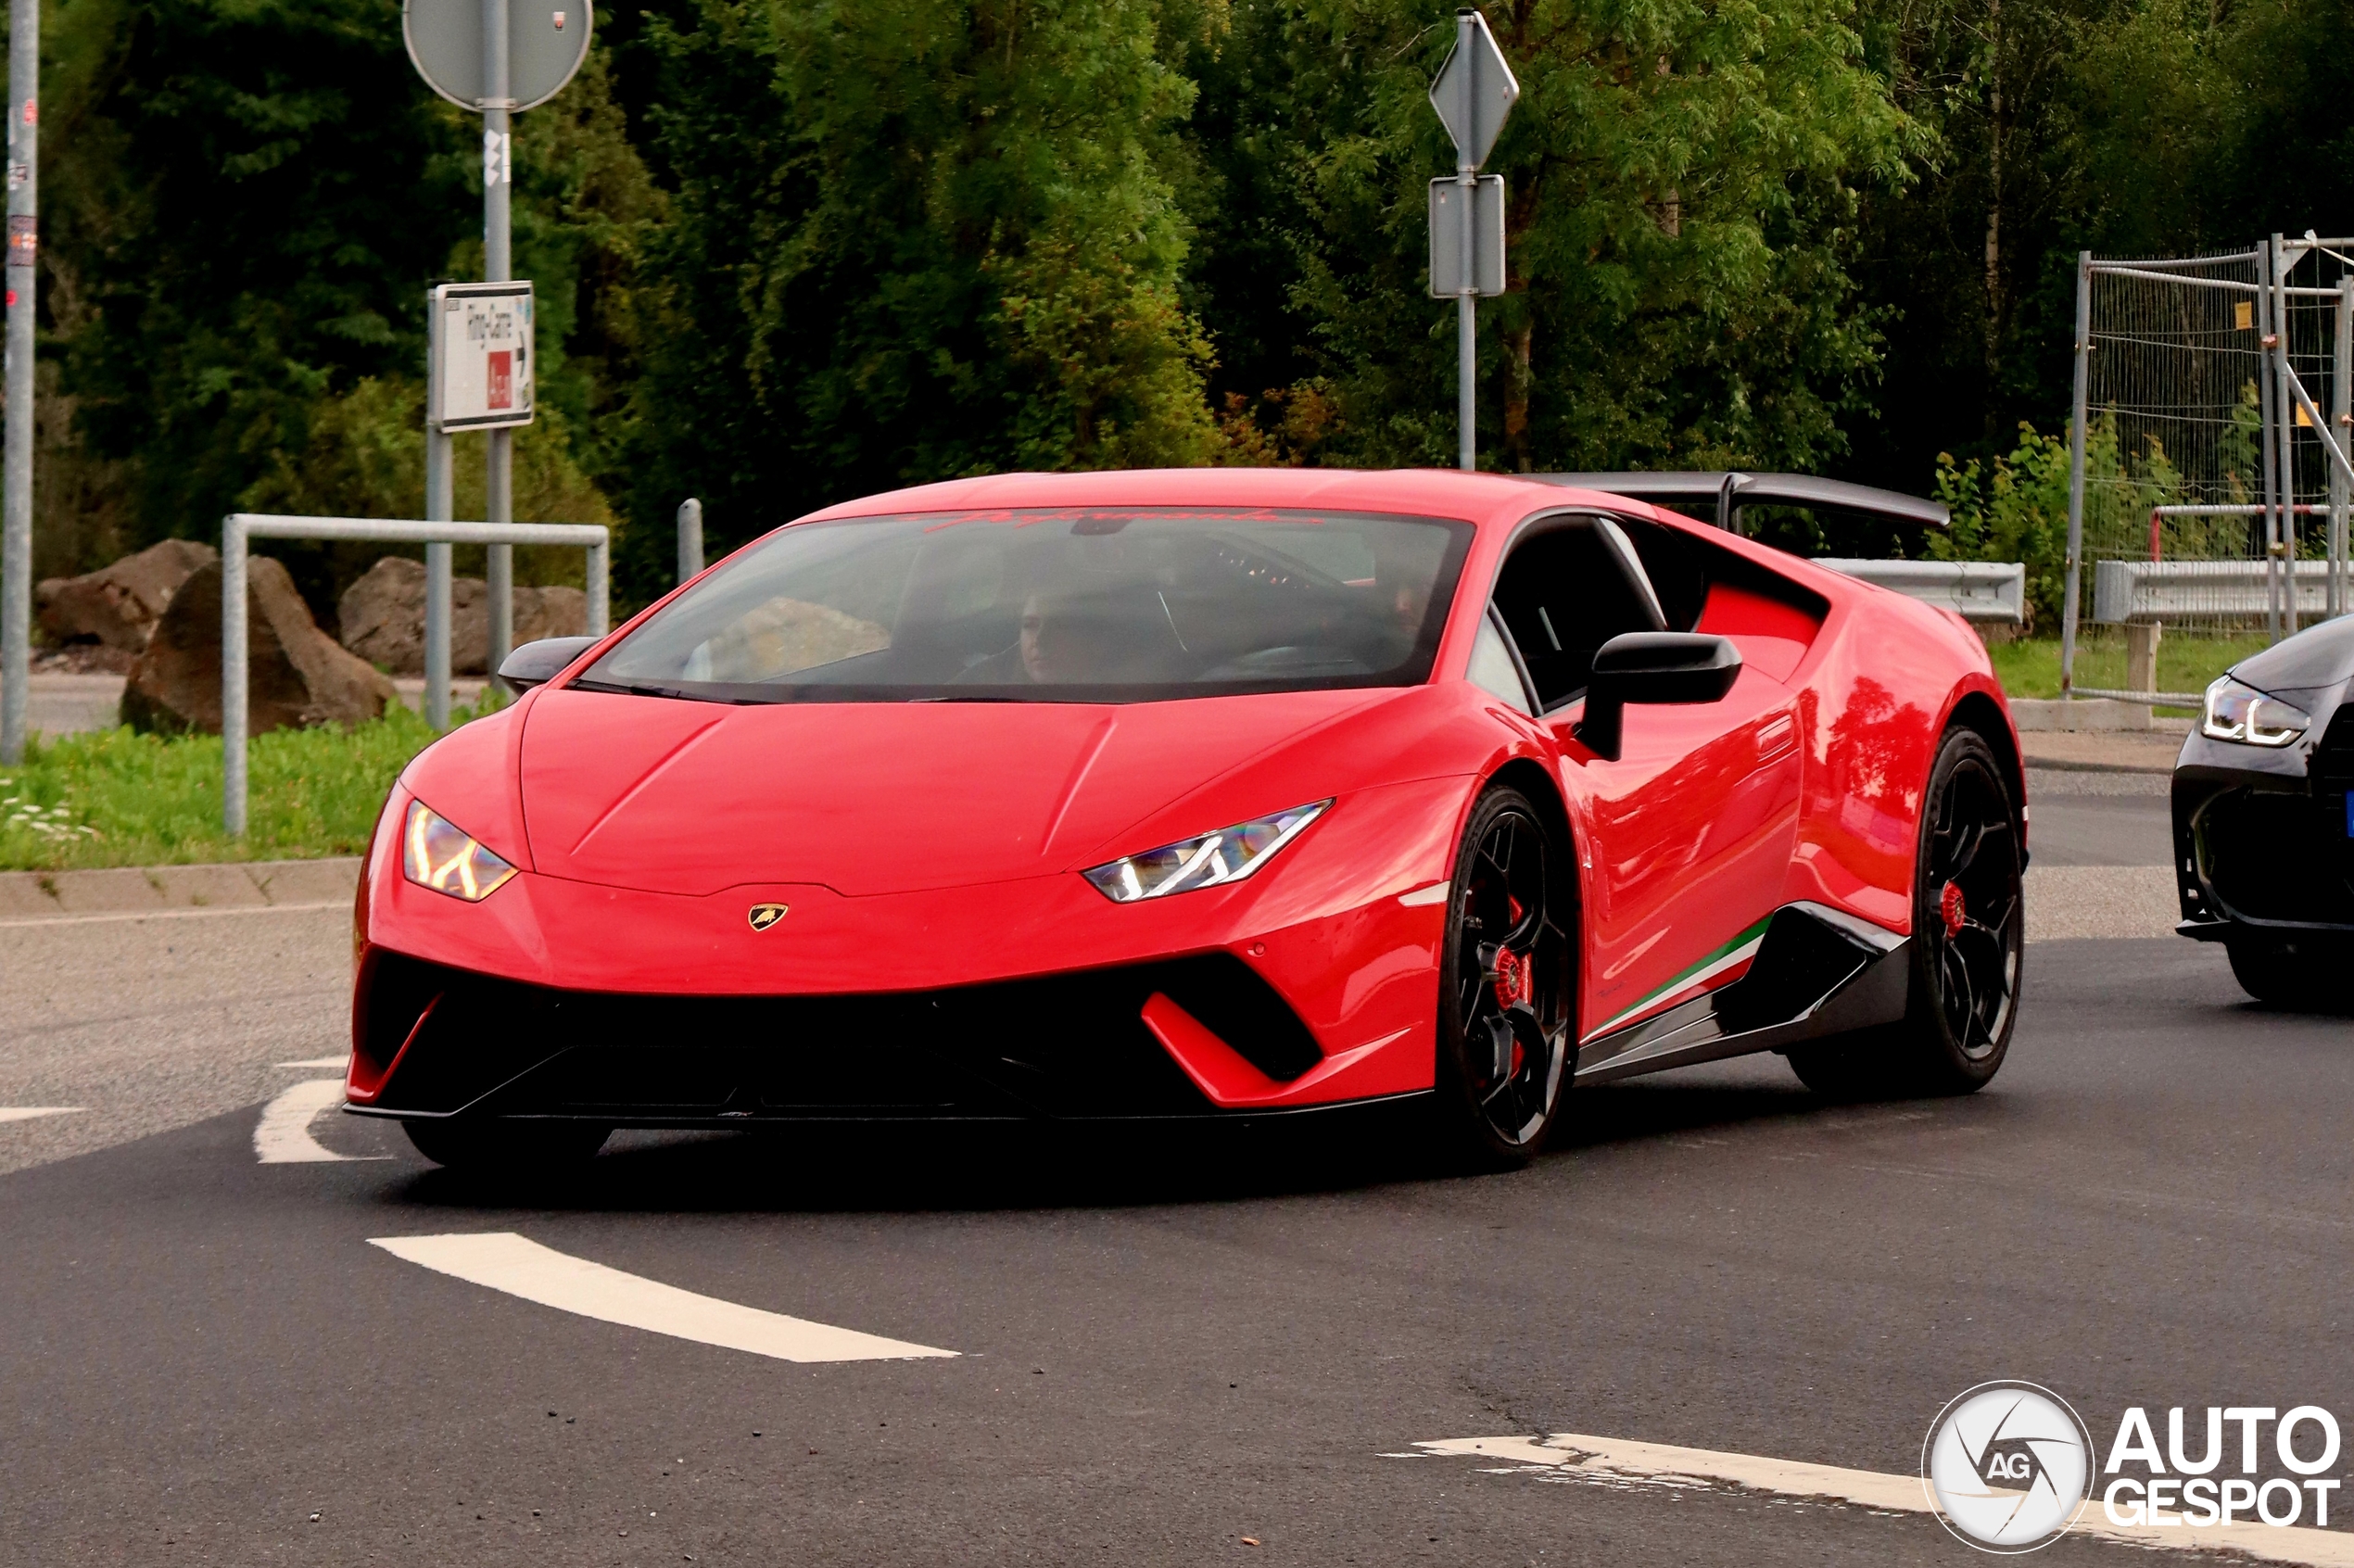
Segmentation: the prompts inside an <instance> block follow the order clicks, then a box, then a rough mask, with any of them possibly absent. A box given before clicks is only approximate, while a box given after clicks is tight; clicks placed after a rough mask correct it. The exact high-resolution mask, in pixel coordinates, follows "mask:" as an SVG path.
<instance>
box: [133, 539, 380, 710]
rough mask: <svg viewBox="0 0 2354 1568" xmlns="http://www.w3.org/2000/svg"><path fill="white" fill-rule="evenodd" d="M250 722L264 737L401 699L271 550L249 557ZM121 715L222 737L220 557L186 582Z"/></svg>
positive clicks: (144, 657) (136, 672) (143, 659)
mask: <svg viewBox="0 0 2354 1568" xmlns="http://www.w3.org/2000/svg"><path fill="white" fill-rule="evenodd" d="M246 586H247V594H248V595H249V597H248V599H247V620H246V670H247V677H246V678H247V693H248V695H247V707H246V713H247V727H248V729H249V732H250V733H252V734H255V735H262V734H266V733H268V732H269V731H271V730H272V729H289V728H296V727H303V726H308V725H318V724H342V725H347V726H348V725H354V724H358V723H361V721H362V720H366V719H373V718H377V717H380V716H381V715H382V714H383V713H384V711H385V707H386V704H387V703H390V702H399V691H398V690H396V689H395V688H394V687H393V684H392V682H391V681H390V680H388V679H386V677H384V676H382V675H380V674H378V673H377V672H376V670H375V669H374V668H373V666H371V665H370V664H369V663H368V662H367V661H366V660H365V659H359V658H355V657H353V656H352V655H351V654H349V653H347V652H345V651H343V650H342V649H340V648H338V647H336V646H335V639H334V638H331V637H329V636H328V635H327V634H326V633H325V632H323V631H321V630H320V629H319V623H317V622H316V621H314V620H312V619H311V618H310V607H309V606H308V605H306V604H304V603H303V601H302V595H300V594H299V593H297V592H296V591H295V586H294V579H293V578H292V577H290V576H288V575H286V569H285V567H284V566H281V565H280V564H278V563H276V562H275V561H272V560H271V559H270V558H269V557H268V556H266V555H256V556H249V557H247V561H246ZM122 720H123V722H124V723H125V724H128V725H130V726H131V727H133V728H135V729H145V730H158V731H161V732H164V733H166V734H175V733H178V732H180V731H183V730H189V729H201V730H204V731H206V732H207V733H209V734H213V735H218V734H220V733H221V563H220V562H219V561H214V562H212V563H209V564H208V565H206V566H203V567H201V568H199V569H198V570H197V571H196V573H195V575H192V576H190V577H189V578H188V580H187V581H186V582H184V583H183V584H182V585H181V586H180V591H179V592H178V593H177V594H175V595H173V597H172V601H171V608H170V609H168V610H166V611H165V612H164V613H163V618H162V619H161V620H159V621H158V622H157V623H156V629H155V635H154V636H152V637H150V638H149V639H147V646H146V650H145V651H142V652H141V653H140V655H139V662H138V663H137V664H133V665H132V666H131V677H130V679H129V681H128V682H127V683H126V684H125V685H124V687H123V691H122Z"/></svg>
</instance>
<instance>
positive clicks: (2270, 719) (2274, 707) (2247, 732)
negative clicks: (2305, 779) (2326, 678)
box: [2199, 676, 2313, 746]
mask: <svg viewBox="0 0 2354 1568" xmlns="http://www.w3.org/2000/svg"><path fill="white" fill-rule="evenodd" d="M2312 723H2313V718H2312V715H2311V714H2308V713H2307V712H2306V711H2305V710H2304V709H2302V708H2300V707H2297V706H2296V705H2295V704H2293V703H2289V702H2282V701H2281V700H2280V699H2279V698H2277V697H2272V696H2267V695H2266V694H2265V693H2263V692H2261V691H2259V690H2257V689H2256V688H2254V687H2252V686H2246V685H2243V684H2242V683H2241V682H2239V681H2236V680H2234V679H2233V678H2232V677H2230V676H2218V677H2216V679H2215V684H2214V685H2212V686H2210V687H2208V689H2207V716H2206V717H2205V718H2204V719H2202V720H2201V721H2200V723H2199V733H2200V734H2201V735H2204V736H2206V737H2207V738H2208V740H2237V741H2239V742H2240V743H2241V744H2243V745H2247V746H2285V745H2287V744H2288V743H2289V742H2290V741H2292V740H2296V739H2297V737H2298V736H2300V735H2302V734H2304V733H2305V731H2306V730H2307V729H2308V728H2309V727H2311V725H2312Z"/></svg>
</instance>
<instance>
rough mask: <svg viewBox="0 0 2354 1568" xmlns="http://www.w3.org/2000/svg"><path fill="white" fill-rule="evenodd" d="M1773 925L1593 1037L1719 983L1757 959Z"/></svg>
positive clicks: (1745, 936) (1723, 950) (1761, 926)
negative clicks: (1730, 973)
mask: <svg viewBox="0 0 2354 1568" xmlns="http://www.w3.org/2000/svg"><path fill="white" fill-rule="evenodd" d="M1773 923H1774V917H1772V916H1771V915H1768V916H1766V917H1765V918H1764V919H1763V920H1760V921H1758V922H1757V924H1755V925H1753V926H1752V927H1750V928H1749V929H1747V930H1745V931H1743V932H1741V933H1740V935H1739V936H1737V937H1735V938H1733V940H1732V941H1730V942H1727V943H1725V945H1724V946H1722V947H1720V948H1718V949H1716V950H1715V952H1714V953H1711V954H1709V955H1707V956H1705V957H1703V958H1702V959H1701V960H1700V961H1699V962H1697V963H1695V964H1693V965H1692V966H1691V967H1689V968H1687V969H1685V970H1684V972H1683V973H1681V974H1679V975H1677V977H1676V978H1675V979H1673V980H1669V981H1668V982H1667V983H1666V984H1665V985H1663V986H1661V987H1660V988H1659V989H1658V990H1656V991H1654V992H1652V993H1651V994H1650V995H1648V996H1646V997H1644V998H1643V999H1642V1000H1641V1001H1640V1002H1638V1003H1636V1004H1635V1005H1633V1006H1631V1007H1629V1008H1627V1009H1626V1011H1625V1012H1623V1013H1621V1014H1619V1015H1618V1016H1617V1017H1616V1018H1612V1019H1611V1020H1610V1021H1609V1022H1607V1023H1605V1024H1603V1025H1602V1026H1601V1028H1600V1029H1598V1030H1596V1031H1594V1035H1596V1036H1599V1035H1604V1034H1608V1033H1609V1032H1610V1031H1612V1030H1614V1029H1616V1028H1618V1027H1619V1026H1620V1025H1621V1024H1625V1023H1628V1022H1631V1021H1632V1020H1634V1019H1636V1018H1640V1017H1642V1015H1644V1014H1645V1013H1651V1012H1656V1011H1658V1010H1659V1009H1660V1008H1662V1007H1664V1006H1666V1005H1669V1004H1670V1003H1673V1002H1676V1001H1678V1000H1680V996H1679V993H1683V992H1688V991H1699V990H1702V989H1703V988H1705V987H1706V986H1707V984H1708V982H1709V981H1711V980H1715V979H1717V978H1718V977H1719V976H1721V975H1723V974H1725V973H1726V972H1727V971H1728V970H1729V969H1733V968H1737V967H1740V966H1742V965H1745V964H1747V963H1748V962H1749V961H1750V960H1751V959H1752V958H1754V957H1755V956H1757V947H1758V944H1759V943H1760V942H1764V941H1765V928H1766V927H1767V926H1770V925H1772V924H1773ZM1588 1038H1593V1036H1588Z"/></svg>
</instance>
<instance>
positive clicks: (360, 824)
mask: <svg viewBox="0 0 2354 1568" xmlns="http://www.w3.org/2000/svg"><path fill="white" fill-rule="evenodd" d="M454 716H455V717H456V718H457V719H458V720H460V721H464V720H466V719H470V718H473V717H475V716H476V715H475V714H473V713H471V712H460V713H459V714H455V715H454ZM433 739H434V731H433V730H432V729H431V728H429V727H427V726H426V724H425V721H424V719H422V718H419V717H418V716H417V715H416V714H413V713H411V711H410V710H409V709H407V708H405V707H395V708H393V709H392V710H390V711H389V712H387V713H386V714H385V716H384V717H383V718H381V719H378V720H375V721H374V722H373V723H370V724H363V725H360V726H358V727H354V728H351V729H348V730H347V729H341V728H336V727H324V728H320V729H282V730H277V731H274V732H273V733H271V734H268V735H260V736H256V737H255V738H254V740H253V741H252V742H251V744H252V748H253V749H252V753H251V756H252V773H251V776H250V780H251V781H250V791H249V793H248V795H247V801H248V811H249V816H248V827H247V832H246V835H245V837H244V838H242V839H230V838H226V837H224V836H223V835H222V833H221V738H220V737H219V736H217V735H190V736H179V737H174V738H172V739H169V740H167V739H165V738H163V737H160V736H154V735H139V734H134V733H133V731H131V730H129V729H110V730H105V731H101V732H99V733H97V734H92V735H69V736H65V737H62V738H60V739H57V740H43V739H41V738H40V737H38V736H36V737H34V738H33V739H32V740H31V741H29V742H28V743H27V745H26V747H25V757H24V761H23V763H22V764H21V765H19V766H16V767H0V869H5V870H18V871H22V870H41V871H57V870H67V869H71V868H76V867H82V866H161V865H184V864H193V863H200V862H207V861H220V860H284V859H295V858H300V857H306V856H312V855H325V854H359V853H360V852H361V850H363V849H365V848H366V847H367V843H368V834H369V832H370V830H371V829H372V828H373V827H374V826H375V820H376V813H377V812H378V811H379V810H381V809H382V808H383V806H384V802H385V796H386V792H387V791H389V790H391V788H392V781H393V780H394V779H395V778H399V774H400V770H401V769H402V768H403V767H405V766H407V765H408V763H409V759H410V758H411V757H413V756H415V755H416V754H417V752H420V751H422V750H424V747H425V745H426V743H427V742H429V741H430V740H433Z"/></svg>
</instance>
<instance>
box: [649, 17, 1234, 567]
mask: <svg viewBox="0 0 2354 1568" xmlns="http://www.w3.org/2000/svg"><path fill="white" fill-rule="evenodd" d="M1163 20H1164V18H1163V16H1162V15H1161V13H1159V12H1158V11H1156V10H1155V8H1154V7H1153V6H1152V5H1151V4H1149V3H1148V0H1069V3H1067V4H1061V5H1057V6H1039V5H1035V4H1031V3H1027V0H971V3H965V0H904V3H902V4H899V5H896V6H890V7H880V6H855V5H848V4H841V3H838V0H699V3H698V4H696V5H695V6H694V7H693V9H692V12H691V14H690V16H688V17H687V18H686V19H683V20H679V21H676V22H674V21H672V20H670V19H659V18H658V19H652V20H650V21H649V23H648V25H647V32H646V37H647V48H648V51H649V53H650V54H651V55H652V57H653V58H654V59H655V60H656V61H657V62H658V69H659V80H660V82H661V83H662V86H661V87H660V88H659V89H658V90H657V91H656V92H655V93H654V94H653V95H652V107H651V108H650V109H649V112H648V117H647V118H648V121H649V124H648V135H649V137H650V139H651V143H652V155H653V160H654V162H655V163H656V165H657V167H659V168H661V169H664V170H665V171H667V172H668V175H669V178H670V180H671V181H672V182H673V186H674V188H673V192H672V196H671V209H670V210H671V219H670V221H669V222H668V223H667V224H666V225H665V226H664V227H663V228H662V229H661V230H660V231H659V233H658V234H655V235H654V236H653V237H652V239H651V240H650V242H649V248H648V253H647V254H648V257H649V262H650V265H649V268H648V274H649V275H650V276H652V277H655V278H657V279H658V282H656V283H654V284H650V285H648V286H647V287H646V288H645V289H644V291H643V292H642V294H641V296H640V299H641V304H642V308H643V310H644V311H645V315H644V318H643V323H644V324H643V325H642V326H641V328H640V332H641V334H642V342H643V345H644V348H643V353H644V356H645V365H646V373H645V375H644V377H643V379H642V381H641V382H640V385H639V393H638V399H637V405H636V407H637V412H636V416H635V417H636V418H637V419H638V421H639V452H640V454H641V458H640V462H639V468H638V479H637V485H636V508H635V510H636V512H637V514H638V515H639V516H640V517H654V518H666V517H667V515H668V512H669V508H670V507H671V506H673V505H675V504H676V502H677V499H678V498H679V497H681V496H684V495H687V494H690V493H700V494H701V495H702V497H703V498H704V499H705V501H706V504H707V505H708V507H709V513H708V515H709V519H710V527H711V530H712V535H713V537H714V539H715V541H728V540H740V539H742V538H744V537H749V536H750V535H751V534H753V533H754V532H757V531H759V530H760V529H763V528H766V527H768V526H771V525H775V524H776V523H778V522H782V521H784V520H785V519H787V518H790V517H791V516H792V515H793V514H794V513H796V512H800V511H802V510H804V509H806V508H808V507H812V506H816V505H819V504H822V503H824V502H826V501H829V500H833V499H840V498H842V497H844V496H849V495H854V494H857V493H859V492H861V491H865V490H874V489H879V488H882V487H888V486H892V485H900V484H906V483H910V482H914V481H920V480H927V479H937V478H945V477H948V476H951V475H955V474H975V473H986V472H991V471H994V470H1003V469H1052V468H1074V467H1099V466H1117V465H1122V464H1136V463H1146V464H1149V463H1187V462H1200V461H1202V460H1203V459H1204V458H1205V457H1206V456H1207V455H1208V453H1209V449H1210V447H1211V442H1212V429H1213V426H1212V424H1211V421H1210V419H1209V411H1208V408H1207V405H1206V403H1205V401H1204V399H1203V397H1202V391H1201V377H1202V371H1203V367H1204V365H1205V363H1206V362H1207V360H1208V357H1209V346H1208V343H1207V341H1206V340H1205V338H1204V337H1203V335H1202V333H1201V331H1200V328H1199V327H1198V325H1197V324H1196V322H1195V321H1194V319H1193V318H1192V316H1191V315H1190V314H1189V313H1188V311H1187V310H1186V309H1185V307H1184V304H1183V300H1182V299H1181V298H1180V296H1179V290H1178V279H1179V274H1180V272H1181V269H1182V267H1183V262H1184V259H1185V255H1186V249H1187V245H1188V241H1189V238H1190V232H1189V229H1188V225H1187V224H1186V221H1185V220H1184V217H1183V213H1182V212H1181V211H1180V210H1179V209H1178V206H1177V204H1176V202H1175V201H1174V199H1173V196H1172V189H1173V186H1172V182H1173V181H1174V179H1175V178H1177V177H1178V175H1179V173H1180V172H1181V171H1180V168H1179V164H1180V161H1181V159H1180V151H1181V149H1180V148H1179V147H1178V146H1177V144H1176V142H1175V139H1174V137H1173V135H1172V130H1171V128H1172V127H1173V126H1174V125H1175V123H1176V122H1177V121H1178V120H1181V119H1182V117H1183V115H1184V113H1185V111H1186V109H1187V107H1188V106H1189V104H1190V103H1191V101H1192V97H1193V88H1192V85H1191V83H1189V82H1187V81H1186V80H1185V79H1184V78H1183V76H1181V75H1179V74H1178V73H1177V72H1176V71H1174V70H1171V69H1170V67H1169V66H1168V64H1167V63H1166V62H1165V61H1164V59H1163V58H1162V51H1161V42H1160V33H1161V27H1162V23H1163ZM640 554H641V557H642V559H639V561H638V562H637V563H636V569H637V573H638V575H639V577H640V578H642V579H644V583H643V586H652V585H653V584H655V583H658V582H659V581H661V580H662V579H663V578H664V577H665V576H666V575H667V569H666V567H665V566H664V564H663V563H662V560H661V551H660V549H659V547H658V544H657V543H656V542H654V541H652V540H651V539H649V540H648V541H647V542H645V543H644V544H643V545H642V546H641V550H640Z"/></svg>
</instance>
